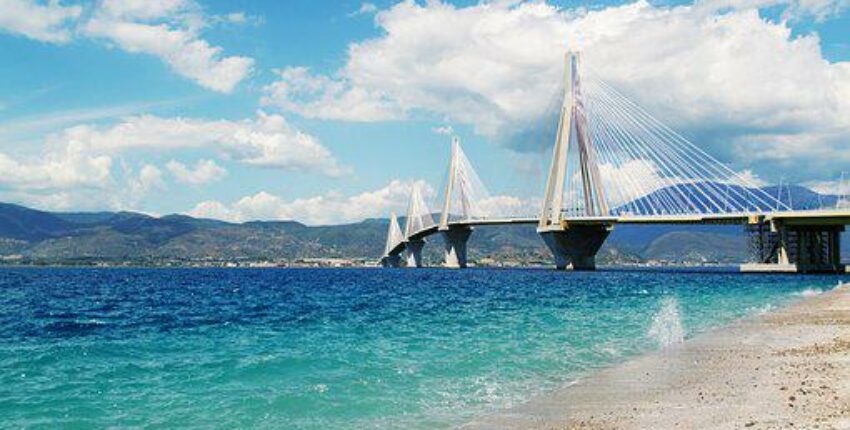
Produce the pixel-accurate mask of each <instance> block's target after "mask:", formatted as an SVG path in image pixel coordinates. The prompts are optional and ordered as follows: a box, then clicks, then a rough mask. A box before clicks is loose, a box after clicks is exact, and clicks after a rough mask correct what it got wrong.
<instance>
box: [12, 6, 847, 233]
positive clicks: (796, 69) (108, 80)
mask: <svg viewBox="0 0 850 430" xmlns="http://www.w3.org/2000/svg"><path fill="white" fill-rule="evenodd" d="M848 7H850V0H705V1H699V2H696V3H689V2H679V1H675V2H656V1H652V2H648V1H645V0H640V1H637V2H631V1H629V2H618V1H613V2H612V1H604V2H575V1H549V2H545V1H517V0H514V1H489V2H487V1H482V2H474V1H457V2H451V1H440V0H430V1H405V2H395V1H375V2H361V1H351V0H334V1H330V0H328V1H324V0H287V1H276V0H256V1H251V2H228V1H220V0H95V1H86V0H49V1H42V0H0V58H2V59H3V60H2V62H0V201H4V202H11V203H17V204H23V205H27V206H30V207H34V208H39V209H45V210H57V211H93V210H129V211H138V212H144V213H149V214H153V215H164V214H170V213H182V214H189V215H193V216H198V217H208V218H218V219H224V220H229V221H236V222H242V221H248V220H258V219H259V220H271V219H294V220H298V221H301V222H304V223H307V224H311V225H317V224H338V223H346V222H356V221H359V220H362V219H365V218H373V217H385V216H386V215H387V214H389V213H390V212H391V211H396V212H398V213H399V214H403V213H404V210H405V206H406V204H407V198H408V194H409V192H410V188H411V186H412V185H413V184H414V183H420V184H422V185H423V187H424V189H425V190H426V192H427V193H429V194H430V197H431V198H435V196H436V194H437V193H436V191H435V190H436V189H438V188H439V184H440V183H441V181H442V180H443V176H445V173H446V169H447V163H448V158H449V153H450V152H449V151H450V142H451V138H452V136H457V137H459V138H460V139H461V141H462V142H463V146H464V150H465V152H466V154H467V156H468V158H469V159H470V160H471V163H472V164H473V165H474V166H475V168H476V170H477V172H478V174H479V176H480V177H481V180H482V181H483V182H484V184H485V185H486V186H487V188H488V190H489V192H490V194H491V195H493V196H501V197H502V198H504V199H506V200H509V201H512V202H514V203H515V204H519V203H522V202H526V201H532V200H533V199H534V198H535V197H536V196H540V195H542V192H543V186H544V181H545V171H546V166H547V165H548V163H549V159H548V158H549V155H550V148H551V145H552V142H551V139H547V138H544V137H543V136H544V135H545V133H543V132H542V131H543V130H544V129H551V124H550V123H551V122H552V119H551V118H552V115H551V112H552V109H551V106H552V105H553V103H552V101H553V98H556V97H557V94H558V84H559V82H560V81H561V78H562V74H563V56H564V53H565V52H567V51H569V50H575V51H580V52H582V55H583V58H584V59H585V62H586V63H588V64H592V65H593V70H594V71H595V73H598V74H599V75H601V77H602V78H603V79H604V80H605V81H606V82H608V83H611V84H612V85H614V86H616V87H617V88H619V89H622V90H623V92H624V93H626V94H627V95H628V96H629V97H630V98H631V99H632V100H635V101H636V102H637V103H639V104H640V105H641V106H643V107H644V108H646V109H647V110H648V111H650V112H652V113H653V114H655V115H656V116H657V117H660V118H665V120H667V121H668V122H669V123H670V125H672V126H673V127H674V128H675V129H676V130H677V131H679V132H681V133H682V134H683V135H685V136H687V137H688V138H689V139H690V140H691V141H693V142H694V143H695V144H697V145H698V146H699V147H700V148H701V149H703V150H704V151H706V152H708V153H709V154H711V155H713V156H714V157H716V158H718V159H719V160H721V161H722V162H724V163H726V164H728V165H729V166H730V167H731V168H732V169H734V170H735V171H737V172H741V173H745V174H747V175H749V176H748V177H751V178H754V181H756V182H758V183H762V184H767V183H776V182H778V181H780V180H782V181H784V182H786V183H788V182H791V183H798V184H804V185H808V186H811V187H813V188H815V189H817V190H819V191H823V192H835V191H836V190H837V188H838V185H839V183H838V179H839V177H840V175H841V173H842V172H844V171H850V13H848ZM547 124H549V125H547ZM848 177H850V174H848ZM538 199H539V197H538Z"/></svg>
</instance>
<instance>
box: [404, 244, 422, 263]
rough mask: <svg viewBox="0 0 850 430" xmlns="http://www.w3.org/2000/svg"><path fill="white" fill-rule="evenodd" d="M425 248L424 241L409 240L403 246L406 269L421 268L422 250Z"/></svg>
mask: <svg viewBox="0 0 850 430" xmlns="http://www.w3.org/2000/svg"><path fill="white" fill-rule="evenodd" d="M424 247H425V240H424V239H410V240H408V241H407V243H406V244H405V246H404V248H405V249H404V253H405V256H406V260H407V267H423V266H424V265H423V264H422V248H424Z"/></svg>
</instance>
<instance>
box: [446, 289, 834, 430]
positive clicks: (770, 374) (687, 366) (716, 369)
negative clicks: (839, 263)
mask: <svg viewBox="0 0 850 430" xmlns="http://www.w3.org/2000/svg"><path fill="white" fill-rule="evenodd" d="M462 428H464V429H795V428H798V429H799V428H803V429H850V286H847V285H845V286H843V287H840V288H836V289H834V290H831V291H829V292H826V293H823V294H820V295H817V296H814V297H807V298H805V299H802V300H800V301H799V302H796V303H794V304H791V305H789V306H788V307H786V308H783V309H780V310H777V311H773V312H770V313H767V314H764V315H761V316H757V317H751V318H748V319H745V320H741V321H739V322H737V323H734V324H732V325H730V326H727V327H724V328H723V329H718V330H715V331H713V332H709V333H705V334H702V335H698V336H696V337H695V338H693V339H691V340H688V341H686V342H684V343H682V344H679V345H677V346H675V347H674V348H671V349H668V350H666V351H661V352H658V353H653V354H649V355H645V356H642V357H639V358H637V359H634V360H632V361H629V362H627V363H625V364H622V365H619V366H615V367H611V368H608V369H604V370H601V371H599V372H597V373H594V374H591V375H589V376H587V377H586V378H583V379H581V380H579V381H577V382H575V383H574V384H571V385H570V386H567V387H564V388H561V389H560V390H558V391H556V392H554V393H550V394H547V395H545V396H541V397H539V398H536V399H533V400H532V401H530V402H529V403H527V404H524V405H521V406H518V407H516V408H513V409H510V410H507V411H504V412H502V413H498V414H495V415H492V416H488V417H484V418H482V419H479V420H477V421H475V422H472V423H469V424H468V425H466V426H464V427H462Z"/></svg>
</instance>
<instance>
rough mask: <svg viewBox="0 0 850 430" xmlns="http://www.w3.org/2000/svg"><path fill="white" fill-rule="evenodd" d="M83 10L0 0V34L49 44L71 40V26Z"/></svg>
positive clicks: (28, 0) (30, 0)
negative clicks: (23, 37)
mask: <svg viewBox="0 0 850 430" xmlns="http://www.w3.org/2000/svg"><path fill="white" fill-rule="evenodd" d="M80 13H82V8H81V7H79V6H63V5H62V3H61V2H60V1H57V0H53V1H50V2H47V3H44V4H43V3H40V2H37V1H35V0H0V30H4V31H7V32H9V33H13V34H20V35H23V36H26V37H29V38H31V39H35V40H40V41H42V42H50V43H66V42H68V41H69V40H71V25H72V24H73V23H74V22H75V21H76V20H77V18H79V16H80Z"/></svg>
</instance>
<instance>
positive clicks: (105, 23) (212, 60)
mask: <svg viewBox="0 0 850 430" xmlns="http://www.w3.org/2000/svg"><path fill="white" fill-rule="evenodd" d="M199 10H200V9H199V6H198V5H197V4H195V2H194V1H192V0H154V1H147V0H104V1H103V2H101V3H100V4H99V7H98V9H97V10H96V11H95V12H94V15H93V16H92V18H91V19H90V20H88V22H86V23H85V25H84V26H83V31H84V33H85V34H86V35H88V36H90V37H95V38H101V39H105V40H108V41H110V42H111V43H113V44H115V45H116V46H118V47H119V48H121V49H123V50H125V51H128V52H132V53H144V54H150V55H154V56H156V57H159V58H160V59H162V61H164V62H165V63H166V64H168V65H169V66H170V67H171V68H172V69H173V70H174V71H175V72H177V73H178V74H180V75H182V76H185V77H186V78H189V79H191V80H193V81H195V82H197V83H198V84H199V85H201V86H203V87H205V88H209V89H211V90H214V91H218V92H222V93H229V92H231V91H233V88H234V87H235V86H236V85H237V84H238V83H239V82H240V81H242V80H243V79H245V78H246V77H247V76H248V75H249V74H250V73H251V70H252V68H253V66H254V60H253V59H252V58H248V57H240V56H225V55H223V49H222V48H220V47H217V46H213V45H211V44H210V43H209V42H207V41H206V40H204V39H202V38H201V37H200V35H199V32H200V30H201V29H202V28H203V27H204V26H205V25H206V22H205V21H204V17H203V15H202V14H201V13H200V11H199Z"/></svg>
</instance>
